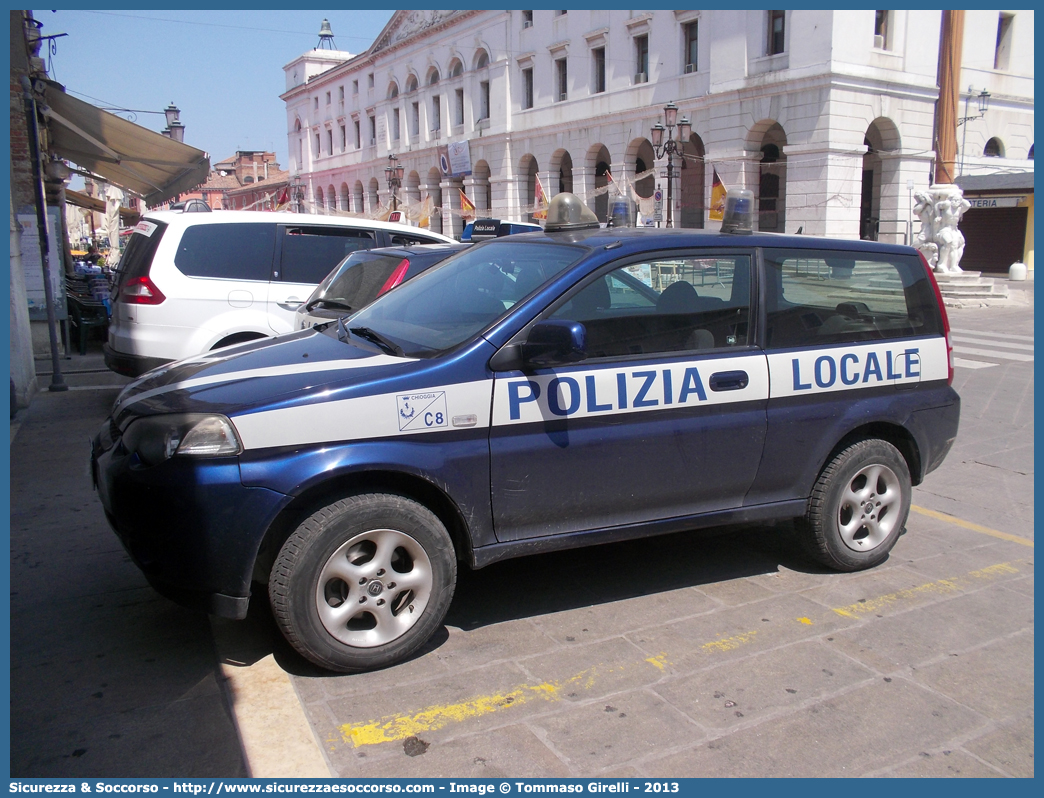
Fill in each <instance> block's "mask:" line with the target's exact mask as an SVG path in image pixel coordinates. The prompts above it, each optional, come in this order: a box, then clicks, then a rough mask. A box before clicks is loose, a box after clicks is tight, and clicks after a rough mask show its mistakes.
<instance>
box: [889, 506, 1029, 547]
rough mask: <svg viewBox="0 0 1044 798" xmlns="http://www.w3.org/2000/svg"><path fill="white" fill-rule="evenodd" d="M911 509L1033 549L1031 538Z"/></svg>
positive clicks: (923, 508) (945, 515) (913, 507)
mask: <svg viewBox="0 0 1044 798" xmlns="http://www.w3.org/2000/svg"><path fill="white" fill-rule="evenodd" d="M910 509H911V510H913V511H914V512H915V513H919V514H920V515H926V516H928V517H929V518H934V519H936V520H937V521H947V522H948V523H951V524H956V525H957V526H959V527H963V528H964V529H970V530H972V532H981V533H982V534H984V535H990V536H991V537H995V538H1000V539H1001V540H1008V541H1011V542H1012V543H1019V544H1021V545H1023V546H1029V547H1030V548H1033V541H1032V540H1030V539H1029V538H1023V537H1019V536H1018V535H1012V534H1009V533H1008V532H1001V531H1000V530H999V529H990V528H989V527H988V526H981V525H979V524H973V523H972V522H971V521H965V520H964V519H963V518H958V517H957V516H955V515H949V514H948V513H940V512H938V511H936V510H929V509H927V508H926V507H918V506H917V505H916V504H913V505H910Z"/></svg>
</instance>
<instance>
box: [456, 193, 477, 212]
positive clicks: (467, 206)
mask: <svg viewBox="0 0 1044 798" xmlns="http://www.w3.org/2000/svg"><path fill="white" fill-rule="evenodd" d="M457 191H459V192H460V218H461V219H474V218H475V203H474V202H472V201H471V200H470V199H468V195H467V194H465V193H464V189H462V188H458V189H457Z"/></svg>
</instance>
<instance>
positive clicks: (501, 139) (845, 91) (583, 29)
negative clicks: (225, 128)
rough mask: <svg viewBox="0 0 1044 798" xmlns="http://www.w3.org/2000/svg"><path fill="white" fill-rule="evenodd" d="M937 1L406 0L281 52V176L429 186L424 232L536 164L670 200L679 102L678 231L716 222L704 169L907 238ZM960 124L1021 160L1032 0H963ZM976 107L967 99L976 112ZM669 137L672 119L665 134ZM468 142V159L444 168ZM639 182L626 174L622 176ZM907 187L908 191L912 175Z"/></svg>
mask: <svg viewBox="0 0 1044 798" xmlns="http://www.w3.org/2000/svg"><path fill="white" fill-rule="evenodd" d="M941 18H942V14H941V12H940V11H931V10H917V11H876V12H875V11H860V10H852V11H830V10H812V11H764V10H735V11H730V10H714V11H706V10H702V11H701V10H694V11H626V10H605V11H603V10H579V11H552V10H534V11H482V10H468V11H399V12H396V13H395V14H394V15H393V17H392V19H391V20H390V21H389V23H388V25H387V26H386V27H385V29H384V31H383V32H382V33H381V35H380V37H379V38H378V39H377V41H375V42H374V44H373V45H372V46H371V47H370V48H369V49H368V50H367V51H366V52H364V53H362V54H359V55H352V54H350V53H344V52H331V51H328V50H313V51H310V52H308V53H305V54H304V55H302V56H301V57H299V58H297V59H295V60H294V61H293V62H291V63H290V64H288V65H286V66H285V67H284V71H285V73H286V81H287V82H286V86H287V89H286V92H285V93H284V94H283V95H282V99H283V100H284V101H285V103H286V109H287V123H288V128H287V129H288V140H289V152H290V167H289V168H290V173H291V175H298V176H299V179H300V182H301V183H303V187H304V192H305V199H306V207H307V208H309V209H311V210H314V211H316V212H320V213H322V212H352V213H371V212H373V210H374V209H375V208H376V207H378V205H382V206H384V207H388V206H389V204H390V199H391V196H390V194H391V191H390V189H389V185H388V181H387V178H386V175H387V173H386V167H387V166H388V165H389V163H390V161H389V156H390V155H394V156H395V158H396V159H397V163H398V164H401V165H402V166H403V167H404V177H403V180H402V187H401V189H399V190H398V199H399V200H400V201H405V202H406V203H407V204H413V205H416V204H417V203H419V202H420V201H421V199H422V198H423V197H424V196H425V195H427V196H430V197H431V198H432V200H433V203H434V205H435V206H436V207H440V208H442V209H443V213H442V214H441V218H439V216H435V217H433V220H432V227H433V228H434V229H436V230H439V229H441V231H442V232H444V233H446V234H450V235H455V234H459V232H460V230H461V227H462V220H461V218H460V215H459V210H460V194H459V192H458V189H463V190H464V192H465V193H466V194H467V196H468V197H469V198H471V199H472V200H473V201H474V202H475V204H476V205H477V207H478V212H479V215H491V216H497V217H502V218H512V219H528V218H529V215H528V214H529V212H531V211H532V209H533V207H534V203H535V199H536V181H537V178H538V176H539V180H540V182H541V184H542V186H543V187H544V189H545V190H546V191H547V193H548V194H549V195H553V194H555V193H557V192H558V191H561V190H567V191H572V192H573V193H575V194H577V195H578V196H580V197H581V198H582V199H584V200H585V201H586V202H587V203H588V204H589V206H590V207H591V208H592V209H593V210H595V212H596V213H597V214H598V216H599V218H600V219H602V220H605V219H606V216H607V214H608V212H609V202H610V195H611V192H607V191H606V187H607V184H608V183H609V180H610V178H609V176H607V173H608V174H609V175H611V178H612V180H613V181H614V182H615V183H616V184H618V185H626V184H627V183H628V182H629V183H631V184H632V185H634V186H635V188H636V190H637V193H638V195H640V196H642V197H649V196H651V195H652V194H653V191H654V189H656V188H661V189H663V193H664V194H665V195H666V193H667V192H666V189H667V186H666V182H667V178H666V169H667V163H668V161H667V158H666V157H661V158H657V153H656V152H655V151H654V148H653V146H652V143H651V132H650V131H651V128H652V127H653V125H655V124H656V123H657V122H662V121H663V116H664V106H665V105H666V104H667V103H669V102H673V103H675V104H676V105H677V106H678V109H679V110H678V116H679V118H681V117H688V119H689V120H690V121H691V123H692V134H691V136H690V137H689V140H688V141H684V142H680V145H681V149H680V152H679V153H678V154H677V155H675V156H674V157H673V158H672V164H673V171H674V174H675V176H676V179H675V182H674V185H673V191H672V192H671V194H672V201H673V217H674V222H675V225H676V226H684V227H696V228H700V227H708V228H712V227H716V226H717V224H718V223H717V222H712V221H709V219H708V207H709V205H710V194H711V184H712V179H713V175H714V174H715V173H717V175H718V176H719V177H720V179H721V180H722V182H723V183H724V184H725V186H726V187H727V188H730V189H731V188H747V189H750V190H752V191H753V192H754V195H755V198H756V200H757V214H756V219H757V225H758V228H759V229H761V230H767V231H777V232H788V233H793V232H796V231H798V230H802V231H803V232H804V233H807V234H815V235H830V236H837V237H845V238H858V237H864V238H877V239H879V240H882V241H898V242H903V241H905V240H906V239H907V236H908V235H909V231H910V224H909V223H910V221H911V216H910V209H909V201H910V200H909V198H910V194H911V190H914V191H916V190H922V189H924V188H926V187H927V186H928V185H929V183H930V182H931V180H932V165H933V163H934V158H935V152H934V147H933V130H934V118H935V116H934V115H935V104H936V100H937V98H938V94H939V89H938V85H937V69H938V61H939V39H940V25H941ZM960 85H961V111H962V115H963V111H964V107H965V103H964V99H965V98H966V97H972V98H974V97H975V96H976V95H977V94H979V93H980V92H981V90H982V89H983V88H985V89H987V90H988V91H989V92H990V94H991V102H990V107H989V110H988V112H987V113H986V115H985V116H983V117H981V118H979V119H974V120H972V121H969V122H967V123H965V124H966V128H967V129H966V130H964V129H959V130H958V143H959V144H960V143H961V142H962V135H963V136H964V137H965V138H964V139H963V141H964V147H965V152H964V154H963V157H962V156H960V155H959V156H958V158H960V159H961V163H962V165H961V169H962V171H963V173H964V174H982V173H983V172H984V171H991V170H992V171H997V170H1002V171H1003V170H1015V171H1031V170H1032V166H1033V162H1032V147H1033V140H1034V139H1033V11H1017V12H998V11H968V12H966V23H965V35H964V47H963V68H962V73H961V84H960ZM975 109H976V103H975V100H974V99H972V101H971V111H972V112H973V113H974V111H975ZM675 135H677V131H675ZM462 142H467V143H468V149H469V150H470V172H471V174H470V175H464V176H459V174H458V176H453V170H449V173H447V170H444V169H443V168H440V158H439V147H440V146H444V145H448V144H451V143H462ZM636 176H637V177H638V178H640V179H638V180H637V181H635V178H636ZM911 186H912V187H913V188H912V189H911Z"/></svg>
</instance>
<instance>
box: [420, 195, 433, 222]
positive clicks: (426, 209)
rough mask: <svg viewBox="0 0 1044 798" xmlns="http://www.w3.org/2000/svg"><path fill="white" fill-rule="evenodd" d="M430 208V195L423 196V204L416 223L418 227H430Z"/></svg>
mask: <svg viewBox="0 0 1044 798" xmlns="http://www.w3.org/2000/svg"><path fill="white" fill-rule="evenodd" d="M431 208H432V202H431V194H425V195H424V202H422V203H421V208H420V219H419V220H418V222H417V226H418V227H431Z"/></svg>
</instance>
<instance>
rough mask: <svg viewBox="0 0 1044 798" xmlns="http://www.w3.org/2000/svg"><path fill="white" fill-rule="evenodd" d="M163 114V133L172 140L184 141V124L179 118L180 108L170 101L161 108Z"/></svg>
mask: <svg viewBox="0 0 1044 798" xmlns="http://www.w3.org/2000/svg"><path fill="white" fill-rule="evenodd" d="M163 115H164V116H165V117H166V118H167V127H166V129H165V130H164V131H163V135H164V136H166V137H167V138H169V139H173V140H174V141H182V142H183V141H185V126H184V125H183V124H181V122H180V120H179V118H180V116H181V109H180V108H178V107H177V106H176V105H174V103H173V102H171V104H170V105H168V106H167V107H166V108H164V109H163Z"/></svg>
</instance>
